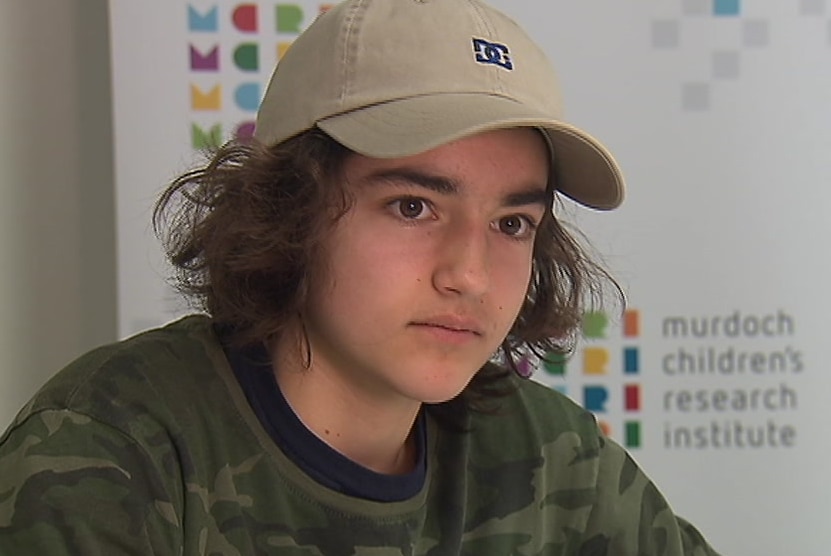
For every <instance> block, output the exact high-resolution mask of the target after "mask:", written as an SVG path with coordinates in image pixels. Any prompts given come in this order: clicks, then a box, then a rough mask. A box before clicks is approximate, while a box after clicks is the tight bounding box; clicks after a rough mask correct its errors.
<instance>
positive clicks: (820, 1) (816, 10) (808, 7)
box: [799, 0, 825, 15]
mask: <svg viewBox="0 0 831 556" xmlns="http://www.w3.org/2000/svg"><path fill="white" fill-rule="evenodd" d="M799 12H800V13H801V14H802V15H823V14H824V13H825V0H799Z"/></svg>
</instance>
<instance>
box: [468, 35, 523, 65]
mask: <svg viewBox="0 0 831 556" xmlns="http://www.w3.org/2000/svg"><path fill="white" fill-rule="evenodd" d="M473 53H474V54H475V55H476V61H477V62H479V63H480V64H495V65H497V66H501V67H503V68H505V69H506V70H512V69H514V64H513V62H512V61H511V53H510V51H509V50H508V47H507V46H505V45H504V44H499V43H496V42H490V41H486V40H485V39H476V38H474V39H473Z"/></svg>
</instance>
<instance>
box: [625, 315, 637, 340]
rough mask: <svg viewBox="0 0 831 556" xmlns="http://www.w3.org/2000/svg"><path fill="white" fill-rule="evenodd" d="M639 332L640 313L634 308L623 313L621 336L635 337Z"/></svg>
mask: <svg viewBox="0 0 831 556" xmlns="http://www.w3.org/2000/svg"><path fill="white" fill-rule="evenodd" d="M640 334H641V314H640V311H637V310H635V309H627V310H626V311H625V312H624V313H623V337H624V338H637V337H638V336H640Z"/></svg>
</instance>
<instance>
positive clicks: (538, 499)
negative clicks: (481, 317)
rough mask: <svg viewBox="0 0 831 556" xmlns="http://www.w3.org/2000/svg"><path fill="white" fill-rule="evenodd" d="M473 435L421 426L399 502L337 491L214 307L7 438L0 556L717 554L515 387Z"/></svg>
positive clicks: (0, 466) (100, 371) (102, 367)
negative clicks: (311, 466)
mask: <svg viewBox="0 0 831 556" xmlns="http://www.w3.org/2000/svg"><path fill="white" fill-rule="evenodd" d="M471 424H472V431H471V432H468V433H454V432H448V431H446V430H444V429H441V428H440V427H438V426H436V424H435V423H433V422H432V421H430V422H429V423H428V446H427V449H428V458H429V459H428V477H427V480H426V482H425V485H424V487H423V489H422V490H421V492H419V493H418V494H417V495H416V496H414V497H412V498H411V499H408V500H404V501H401V502H374V501H369V500H363V499H358V498H353V497H349V496H346V495H344V494H341V493H338V492H335V491H332V490H330V489H327V488H325V487H323V486H321V485H319V484H317V483H316V482H314V481H313V480H312V479H311V478H309V476H307V475H305V474H304V473H303V472H302V471H301V470H300V469H298V468H297V467H296V466H295V465H294V464H293V463H292V462H291V461H290V460H289V459H288V458H286V457H285V455H284V454H283V453H281V452H280V450H279V449H278V448H277V447H276V445H275V444H274V442H273V440H272V439H271V438H270V437H269V436H268V434H267V433H266V432H265V431H264V430H263V428H262V426H261V425H260V423H259V421H258V420H257V417H256V416H255V414H254V413H253V412H252V410H251V409H250V407H249V406H248V404H247V402H246V400H245V397H244V395H243V393H242V391H241V390H240V387H239V385H238V383H237V382H236V380H235V378H234V375H233V372H232V370H231V369H230V367H229V365H228V363H227V361H226V359H225V357H224V355H223V352H222V348H221V345H220V344H219V342H218V340H217V338H216V337H215V335H214V333H213V330H212V326H211V323H210V321H209V320H208V319H207V318H205V317H188V318H186V319H184V320H182V321H179V322H177V323H174V324H172V325H170V326H167V327H165V328H161V329H158V330H154V331H150V332H148V333H144V334H141V335H139V336H136V337H134V338H132V339H129V340H126V341H124V342H120V343H116V344H113V345H110V346H107V347H103V348H100V349H98V350H95V351H93V352H91V353H89V354H87V355H85V356H83V357H81V358H80V359H78V360H77V361H75V362H74V363H72V364H71V365H70V366H69V367H67V368H66V369H64V370H63V371H61V372H60V373H58V374H57V375H56V376H55V377H54V378H53V379H52V380H51V381H49V382H48V383H47V384H46V385H45V386H44V388H43V389H41V391H40V392H39V393H38V394H37V395H36V396H35V397H34V399H33V400H32V401H31V402H30V403H29V404H27V405H26V406H25V407H24V408H23V410H22V411H21V413H20V414H19V415H18V417H17V418H16V419H15V421H14V422H13V423H12V425H11V427H10V428H9V429H8V431H6V433H5V434H4V436H3V437H2V438H0V555H2V556H28V555H37V556H46V555H48V556H53V555H83V556H95V555H100V556H123V555H135V556H138V555H142V556H147V555H150V554H154V555H163V556H167V555H186V556H194V555H205V556H209V555H223V556H232V555H233V556H247V555H261V554H262V555H266V554H274V555H276V554H279V555H287V556H289V555H290V556H295V555H296V556H300V555H320V554H323V555H330V556H348V555H352V554H359V555H373V556H386V555H389V556H393V555H406V556H410V555H435V556H440V555H470V556H496V555H500V556H502V555H509V554H517V555H520V554H521V555H552V556H554V555H580V556H589V555H609V556H612V555H614V556H627V555H631V556H636V555H637V556H644V555H655V556H659V555H667V556H669V555H681V554H684V555H696V556H703V555H710V554H715V552H713V551H712V549H711V548H709V547H708V546H707V544H706V543H705V541H704V539H703V538H702V537H701V536H700V535H699V533H698V532H697V531H696V530H695V529H694V528H693V527H691V526H690V525H688V524H687V523H686V522H684V521H682V520H681V519H679V518H677V517H676V516H675V515H674V514H673V513H672V511H671V509H670V508H669V506H668V505H667V503H666V502H665V500H664V498H663V497H662V496H661V494H660V493H659V492H658V490H657V488H656V487H655V486H654V485H653V484H652V483H651V482H650V481H649V480H648V479H647V477H646V476H644V474H643V473H642V472H641V471H640V469H639V468H638V467H637V465H636V464H635V463H634V462H633V460H632V459H631V458H630V457H629V456H628V455H627V454H626V452H625V451H624V450H623V449H622V448H620V447H619V446H618V445H616V444H614V443H613V442H611V441H609V440H607V439H604V438H603V437H602V436H601V435H600V433H599V432H598V429H597V426H596V425H595V423H594V420H593V419H592V417H591V416H590V415H589V414H588V413H586V412H585V411H584V410H582V409H581V408H579V407H578V406H576V405H575V404H573V403H571V402H570V401H569V400H568V399H566V398H565V397H563V396H561V395H560V394H558V393H556V392H554V391H552V390H550V389H548V388H545V387H543V386H541V385H538V384H536V383H534V382H531V381H521V382H520V386H519V388H518V389H517V391H516V393H515V394H513V395H511V396H510V397H508V398H506V399H505V400H504V402H503V406H502V409H501V411H499V412H498V413H495V414H475V416H474V417H473V420H472V423H471Z"/></svg>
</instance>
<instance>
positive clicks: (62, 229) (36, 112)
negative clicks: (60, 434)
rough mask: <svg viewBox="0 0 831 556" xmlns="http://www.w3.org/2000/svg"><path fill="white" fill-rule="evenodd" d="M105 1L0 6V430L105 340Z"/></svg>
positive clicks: (111, 307) (108, 222) (108, 223)
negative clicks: (49, 380)
mask: <svg viewBox="0 0 831 556" xmlns="http://www.w3.org/2000/svg"><path fill="white" fill-rule="evenodd" d="M110 108H111V99H110V70H109V36H108V19H107V2H106V0H26V1H21V0H2V1H1V2H0V315H2V317H1V318H0V430H3V429H5V428H6V425H7V423H8V422H9V421H10V420H11V419H12V417H13V416H14V414H15V413H16V412H17V410H18V409H19V408H20V406H22V405H23V404H24V403H25V402H26V400H27V399H28V398H29V396H31V394H32V393H33V392H34V391H35V390H36V389H37V388H38V387H39V386H40V385H41V384H42V383H43V381H44V380H45V379H46V378H47V377H48V376H50V375H51V374H53V373H54V372H55V371H57V370H58V369H59V368H60V367H62V366H63V365H65V364H66V363H67V362H68V361H70V360H71V359H73V358H74V357H76V356H77V355H79V354H80V353H82V352H83V351H85V350H87V349H89V348H91V347H92V346H94V345H97V344H100V343H103V342H107V341H111V340H113V339H115V337H116V302H115V300H116V292H115V288H116V280H115V227H114V222H113V213H114V210H113V204H114V203H113V170H112V130H111V110H110Z"/></svg>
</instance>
